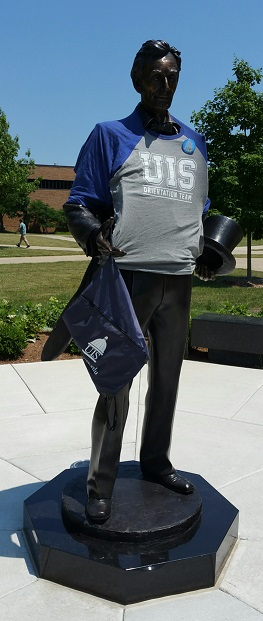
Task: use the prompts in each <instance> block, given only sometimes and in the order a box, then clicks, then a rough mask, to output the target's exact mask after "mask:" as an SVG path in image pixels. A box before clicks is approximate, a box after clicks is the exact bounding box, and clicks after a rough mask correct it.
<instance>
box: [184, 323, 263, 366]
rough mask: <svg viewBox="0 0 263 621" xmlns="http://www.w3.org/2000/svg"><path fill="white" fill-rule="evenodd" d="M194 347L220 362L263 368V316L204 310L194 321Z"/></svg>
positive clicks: (192, 344) (192, 335) (192, 341)
mask: <svg viewBox="0 0 263 621" xmlns="http://www.w3.org/2000/svg"><path fill="white" fill-rule="evenodd" d="M191 346H192V347H203V348H207V349H208V360H210V361H211V362H217V363H219V364H229V365H235V366H245V367H256V368H261V369H262V368H263V317H246V316H243V315H242V316H240V315H217V314H216V313H204V314H203V315H199V316H198V317H195V318H194V319H193V320H192V330H191Z"/></svg>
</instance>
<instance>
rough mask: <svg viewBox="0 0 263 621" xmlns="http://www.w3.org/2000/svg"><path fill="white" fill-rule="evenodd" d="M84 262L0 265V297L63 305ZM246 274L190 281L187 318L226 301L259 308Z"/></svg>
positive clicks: (261, 297)
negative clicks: (58, 301)
mask: <svg viewBox="0 0 263 621" xmlns="http://www.w3.org/2000/svg"><path fill="white" fill-rule="evenodd" d="M87 266H88V261H81V262H80V261H78V262H76V263H74V262H67V261H65V262H60V263H59V262H58V263H29V264H20V265H19V266H18V265H8V264H7V265H1V266H0V291H1V293H0V297H1V298H7V299H8V300H10V301H11V302H12V303H14V304H22V303H24V302H28V301H29V300H31V301H32V302H45V301H47V300H48V299H49V298H50V297H51V296H56V297H57V298H59V299H62V300H63V301H65V302H67V301H68V300H69V299H70V298H71V296H72V295H73V293H75V291H76V289H77V288H78V285H79V283H80V281H81V279H82V277H83V275H84V272H85V270H86V269H87ZM255 274H256V278H254V280H255V281H257V282H260V279H263V272H255ZM245 278H246V271H245V270H240V269H236V270H235V271H234V272H233V273H232V274H231V275H229V276H224V277H223V276H222V277H219V278H217V279H216V280H215V281H214V282H208V283H204V282H202V281H200V280H199V279H198V278H196V277H195V278H194V284H193V294H192V306H191V315H192V317H196V315H199V314H201V313H204V312H215V311H217V310H218V309H219V308H222V306H223V305H224V304H225V303H226V302H230V303H231V304H246V305H247V306H248V309H249V311H250V312H252V313H256V312H258V311H259V310H261V309H262V308H263V290H262V288H260V287H253V286H244V284H245Z"/></svg>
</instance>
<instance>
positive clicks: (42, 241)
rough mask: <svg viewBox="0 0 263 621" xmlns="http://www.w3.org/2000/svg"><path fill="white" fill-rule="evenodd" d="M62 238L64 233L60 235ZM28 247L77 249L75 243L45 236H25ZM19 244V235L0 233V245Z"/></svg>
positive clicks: (32, 234)
mask: <svg viewBox="0 0 263 621" xmlns="http://www.w3.org/2000/svg"><path fill="white" fill-rule="evenodd" d="M61 235H63V236H64V233H61ZM27 239H28V242H29V244H30V246H49V247H50V248H52V246H59V247H60V248H79V246H78V244H77V242H75V241H67V240H64V239H58V238H57V236H56V235H53V236H52V237H50V236H46V235H36V234H35V233H29V234H27ZM18 242H19V233H0V244H4V245H5V246H8V245H10V244H11V245H14V246H15V245H16V244H17V243H18Z"/></svg>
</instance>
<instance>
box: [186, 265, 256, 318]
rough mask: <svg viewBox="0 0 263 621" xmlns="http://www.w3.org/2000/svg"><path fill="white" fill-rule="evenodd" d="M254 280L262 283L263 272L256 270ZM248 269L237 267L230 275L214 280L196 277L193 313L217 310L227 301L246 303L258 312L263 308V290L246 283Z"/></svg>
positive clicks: (193, 315) (253, 310)
mask: <svg viewBox="0 0 263 621" xmlns="http://www.w3.org/2000/svg"><path fill="white" fill-rule="evenodd" d="M254 274H256V278H254V279H253V280H254V281H256V282H258V283H260V281H262V279H263V272H254ZM245 281H246V270H241V269H236V270H235V271H234V272H232V274H230V275H229V276H221V277H218V278H216V280H215V281H214V282H207V283H205V282H202V281H201V280H199V279H198V278H196V277H195V278H194V284H193V293H192V304H191V315H192V317H196V315H199V314H201V313H205V312H212V313H213V312H216V311H217V310H218V309H219V308H222V307H223V306H224V304H225V303H226V302H230V303H231V304H233V305H236V304H245V305H247V308H248V310H249V312H251V313H252V314H253V313H255V314H256V313H257V312H258V311H260V310H262V309H263V290H262V288H261V287H256V286H249V285H246V282H245Z"/></svg>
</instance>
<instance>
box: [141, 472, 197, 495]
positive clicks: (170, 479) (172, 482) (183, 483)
mask: <svg viewBox="0 0 263 621" xmlns="http://www.w3.org/2000/svg"><path fill="white" fill-rule="evenodd" d="M143 477H144V479H147V480H148V481H153V482H155V483H160V485H163V486H164V487H167V488H168V489H171V490H172V491H173V492H177V493H178V494H192V492H193V491H194V489H195V487H194V485H193V483H191V482H190V481H188V480H187V479H185V478H184V477H181V476H180V474H178V472H176V470H173V472H171V473H170V474H151V473H145V472H143Z"/></svg>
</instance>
